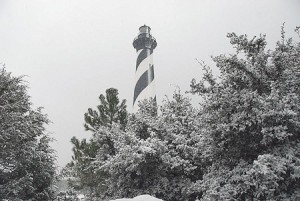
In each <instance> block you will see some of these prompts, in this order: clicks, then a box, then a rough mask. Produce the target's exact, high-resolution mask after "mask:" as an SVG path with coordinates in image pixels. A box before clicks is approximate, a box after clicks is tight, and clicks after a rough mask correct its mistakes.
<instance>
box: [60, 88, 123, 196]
mask: <svg viewBox="0 0 300 201" xmlns="http://www.w3.org/2000/svg"><path fill="white" fill-rule="evenodd" d="M99 100H100V105H98V106H97V109H98V111H95V110H93V109H91V108H89V109H88V112H87V113H85V114H84V118H85V124H84V127H85V128H86V130H87V131H92V132H93V135H96V133H98V130H100V129H101V128H103V129H105V128H107V129H110V128H111V127H112V124H113V123H116V124H118V126H119V128H120V129H121V130H124V129H125V126H126V123H127V111H126V107H127V106H126V100H122V102H121V103H120V101H119V97H118V90H117V89H114V88H109V89H107V90H106V96H104V95H103V94H101V95H100V97H99ZM71 143H72V144H73V156H72V161H71V162H70V163H68V164H67V166H66V167H65V168H64V174H65V176H69V177H70V179H69V185H70V186H71V187H73V188H74V189H76V190H80V189H84V190H88V191H89V194H90V196H100V194H101V193H102V192H103V191H104V190H105V189H106V186H105V181H106V179H107V177H108V175H107V173H106V172H104V171H99V170H97V169H96V167H95V165H94V164H93V162H94V161H95V158H96V155H97V152H99V149H101V150H104V149H105V150H106V152H107V153H108V154H109V155H113V154H114V153H115V147H114V144H113V142H112V141H111V139H110V138H109V137H108V136H105V135H103V136H101V140H100V139H97V141H96V140H95V139H94V138H91V139H90V140H89V141H87V140H86V139H82V140H79V139H77V138H76V137H73V138H72V139H71Z"/></svg>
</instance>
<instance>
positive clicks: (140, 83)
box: [133, 25, 157, 112]
mask: <svg viewBox="0 0 300 201" xmlns="http://www.w3.org/2000/svg"><path fill="white" fill-rule="evenodd" d="M139 30H140V32H139V35H138V36H137V37H136V38H135V39H134V41H133V47H134V48H135V49H136V51H137V60H136V72H135V81H136V82H135V87H134V96H133V112H137V110H138V103H139V101H141V100H144V99H149V98H153V99H154V101H156V94H155V82H154V67H153V50H154V49H155V47H156V45H157V43H156V40H155V38H154V37H153V36H152V35H151V34H150V30H151V29H150V27H148V26H146V25H144V26H141V27H140V28H139Z"/></svg>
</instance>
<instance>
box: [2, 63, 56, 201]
mask: <svg viewBox="0 0 300 201" xmlns="http://www.w3.org/2000/svg"><path fill="white" fill-rule="evenodd" d="M48 122H49V120H48V119H47V117H46V115H44V114H42V112H41V108H38V109H37V110H34V109H32V106H31V103H30V97H29V96H28V94H27V86H26V85H25V84H24V81H23V80H22V77H13V76H12V75H11V74H10V73H8V72H7V71H6V70H5V68H1V69H0V197H1V198H2V199H7V200H51V199H53V198H54V190H55V189H54V182H55V170H56V168H55V165H54V164H55V155H54V151H53V150H52V149H51V148H50V146H49V142H50V141H51V139H50V138H49V136H48V135H47V134H46V132H45V127H44V126H45V124H47V123H48Z"/></svg>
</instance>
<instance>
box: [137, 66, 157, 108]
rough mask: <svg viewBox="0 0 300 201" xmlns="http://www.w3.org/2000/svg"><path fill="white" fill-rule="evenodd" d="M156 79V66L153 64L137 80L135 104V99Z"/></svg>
mask: <svg viewBox="0 0 300 201" xmlns="http://www.w3.org/2000/svg"><path fill="white" fill-rule="evenodd" d="M153 80H154V67H153V65H152V66H150V67H149V69H148V70H147V71H146V72H144V73H143V74H142V75H141V77H140V78H139V80H138V81H137V83H136V85H135V88H134V96H133V104H134V103H135V100H136V99H137V97H138V96H139V95H140V93H141V92H142V91H143V90H144V89H145V88H146V87H147V86H148V85H149V84H150V83H151V82H152V81H153Z"/></svg>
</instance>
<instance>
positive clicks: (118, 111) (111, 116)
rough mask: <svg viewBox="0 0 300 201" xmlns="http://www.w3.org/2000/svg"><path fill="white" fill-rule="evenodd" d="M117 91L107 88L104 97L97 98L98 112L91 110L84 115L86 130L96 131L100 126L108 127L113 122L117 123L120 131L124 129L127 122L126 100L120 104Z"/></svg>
mask: <svg viewBox="0 0 300 201" xmlns="http://www.w3.org/2000/svg"><path fill="white" fill-rule="evenodd" d="M118 94H119V92H118V90H117V89H114V88H109V89H107V90H106V96H104V95H103V94H101V95H100V96H99V100H100V105H98V106H97V109H98V111H96V110H93V109H91V108H89V109H88V112H87V113H85V114H84V120H85V124H84V127H85V129H86V130H91V131H96V130H97V129H99V128H100V127H101V126H105V127H110V126H111V125H112V123H113V122H118V123H119V124H120V126H121V128H122V129H124V128H125V126H126V122H127V111H126V107H127V106H126V100H123V101H122V102H121V103H120V101H119V97H118Z"/></svg>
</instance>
